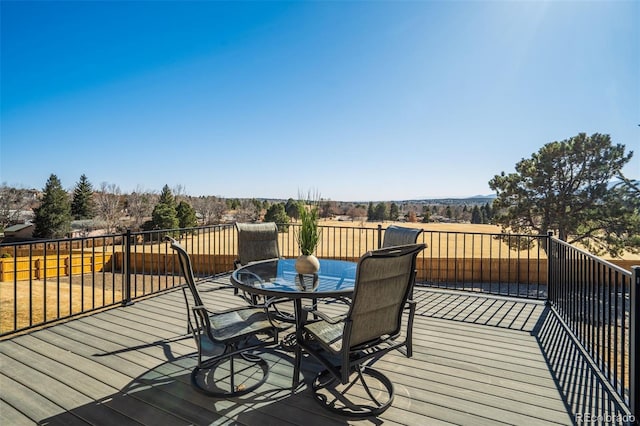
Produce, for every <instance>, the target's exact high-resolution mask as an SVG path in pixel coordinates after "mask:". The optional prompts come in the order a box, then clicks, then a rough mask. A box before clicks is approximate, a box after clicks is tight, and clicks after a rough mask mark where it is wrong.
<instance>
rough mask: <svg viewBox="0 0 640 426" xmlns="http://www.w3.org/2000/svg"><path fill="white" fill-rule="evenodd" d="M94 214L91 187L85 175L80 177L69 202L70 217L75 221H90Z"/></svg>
mask: <svg viewBox="0 0 640 426" xmlns="http://www.w3.org/2000/svg"><path fill="white" fill-rule="evenodd" d="M95 214H96V205H95V201H94V199H93V186H92V185H91V182H89V180H88V179H87V176H86V175H84V174H83V175H82V176H80V180H79V181H78V183H77V184H76V187H75V189H74V190H73V201H72V202H71V215H72V216H73V218H74V219H76V220H82V219H92V218H93V217H94V216H95Z"/></svg>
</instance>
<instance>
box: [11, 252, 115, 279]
mask: <svg viewBox="0 0 640 426" xmlns="http://www.w3.org/2000/svg"><path fill="white" fill-rule="evenodd" d="M112 257H113V253H91V254H84V253H82V252H77V253H76V252H70V253H64V254H60V255H55V256H51V255H49V256H44V255H32V256H27V257H15V258H11V257H7V258H2V259H0V281H14V280H15V281H26V280H30V279H31V280H44V279H48V278H56V277H63V276H71V275H82V274H90V273H93V272H103V271H108V272H115V271H114V270H113V269H112V268H113V264H112Z"/></svg>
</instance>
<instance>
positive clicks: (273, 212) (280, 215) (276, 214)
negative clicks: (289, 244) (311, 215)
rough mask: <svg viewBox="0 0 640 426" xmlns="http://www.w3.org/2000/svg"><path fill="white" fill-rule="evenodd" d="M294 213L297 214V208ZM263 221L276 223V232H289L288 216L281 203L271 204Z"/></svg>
mask: <svg viewBox="0 0 640 426" xmlns="http://www.w3.org/2000/svg"><path fill="white" fill-rule="evenodd" d="M296 212H299V208H298V209H296ZM264 221H265V222H275V223H277V224H278V232H287V231H288V230H289V225H288V223H289V216H288V215H287V212H286V210H285V205H284V204H283V203H277V204H272V205H271V207H269V208H268V209H267V213H265V215H264Z"/></svg>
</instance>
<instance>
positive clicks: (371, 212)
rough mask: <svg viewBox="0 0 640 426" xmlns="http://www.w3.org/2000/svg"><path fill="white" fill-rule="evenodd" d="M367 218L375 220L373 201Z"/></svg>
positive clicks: (370, 203)
mask: <svg viewBox="0 0 640 426" xmlns="http://www.w3.org/2000/svg"><path fill="white" fill-rule="evenodd" d="M367 220H368V221H370V222H371V221H373V220H375V212H374V211H373V203H372V202H369V207H368V208H367Z"/></svg>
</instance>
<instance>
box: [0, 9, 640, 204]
mask: <svg viewBox="0 0 640 426" xmlns="http://www.w3.org/2000/svg"><path fill="white" fill-rule="evenodd" d="M0 8H1V26H0V28H1V34H0V36H1V37H0V40H1V41H0V43H1V45H0V47H1V50H0V53H1V58H0V59H1V61H0V62H1V103H0V118H1V121H0V126H1V127H0V181H2V182H5V183H7V184H10V185H15V186H20V187H26V188H43V187H44V184H45V182H46V180H47V178H48V177H49V175H50V174H51V173H54V174H56V175H57V176H58V177H59V178H60V179H61V181H62V184H63V186H64V187H65V188H69V189H71V188H73V187H74V185H75V184H76V182H77V181H78V180H79V178H80V175H82V174H86V175H87V177H88V178H89V181H90V182H91V183H92V184H93V185H94V187H96V188H97V187H99V185H100V184H101V183H102V182H107V183H110V184H116V185H118V186H119V187H120V188H121V190H122V191H123V192H130V191H133V190H135V189H136V188H143V189H145V190H150V191H159V190H160V189H161V188H162V186H163V185H165V184H168V185H169V186H170V187H176V186H177V185H181V186H182V187H183V188H184V189H186V192H187V193H188V194H190V195H217V196H222V197H227V198H229V197H268V198H271V197H273V198H289V197H293V198H295V197H297V195H298V194H299V193H306V192H307V191H308V190H310V189H313V190H314V191H315V192H319V193H320V195H321V196H322V197H323V198H329V199H333V200H362V201H375V200H402V199H412V198H418V197H449V196H452V197H464V196H472V195H478V194H490V193H491V190H490V189H489V186H488V183H487V182H488V181H489V180H490V179H491V178H492V177H493V176H494V175H495V174H499V173H500V172H501V171H505V172H507V173H509V172H513V171H514V166H515V164H516V163H517V162H518V161H519V160H520V159H522V158H529V157H530V156H531V154H532V153H534V152H536V151H538V150H539V149H540V147H542V146H543V145H544V144H545V143H548V142H551V141H554V140H562V139H566V138H569V137H571V136H575V135H576V134H578V133H580V132H586V133H589V134H591V133H594V132H599V133H607V134H610V135H611V137H612V139H613V141H614V142H615V143H621V144H625V145H626V147H627V150H633V151H634V152H635V155H634V158H633V159H632V162H631V163H629V165H628V166H627V167H626V168H625V173H626V174H627V176H628V177H630V178H635V179H638V178H640V127H639V126H638V125H639V124H640V2H638V1H628V2H625V1H603V2H597V1H584V2H580V1H573V2H559V1H553V2H543V1H532V2H507V1H491V2H489V1H487V2H483V1H474V2H463V1H451V2H447V1H438V2H429V1H422V2H418V1H416V2H385V1H376V2H367V1H362V2H355V1H351V2H340V1H334V2H208V1H199V2H170V1H162V2H153V1H144V2H143V1H132V2H111V1H102V2H60V1H47V2H34V1H21V2H13V1H6V0H3V1H2V2H0Z"/></svg>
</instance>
